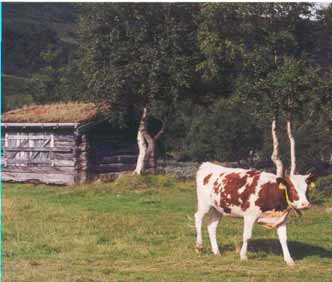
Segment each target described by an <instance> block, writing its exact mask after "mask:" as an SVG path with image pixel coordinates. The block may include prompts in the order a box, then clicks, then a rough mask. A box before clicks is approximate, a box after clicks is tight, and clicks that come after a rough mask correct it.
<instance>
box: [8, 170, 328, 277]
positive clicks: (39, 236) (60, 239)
mask: <svg viewBox="0 0 332 282" xmlns="http://www.w3.org/2000/svg"><path fill="white" fill-rule="evenodd" d="M329 204H331V202H329V201H327V202H326V205H329ZM326 205H325V206H324V205H321V206H316V207H314V208H312V209H311V210H309V211H307V212H305V213H304V216H303V217H302V218H300V219H299V218H291V222H290V224H289V229H288V238H289V246H290V251H291V253H292V255H293V257H294V259H295V260H296V266H295V267H287V266H286V264H285V263H284V262H283V259H282V255H281V250H280V247H279V243H278V240H277V236H276V232H275V231H269V230H266V229H264V228H263V227H261V226H256V227H255V229H254V236H253V241H252V242H251V244H250V247H249V260H248V261H247V262H240V260H239V255H238V253H237V250H238V249H239V246H240V244H241V238H242V220H241V219H232V218H225V219H223V220H222V222H221V225H220V227H219V231H218V239H219V244H220V247H221V251H222V255H221V256H220V257H215V256H213V255H212V254H211V253H210V251H209V243H208V238H207V232H206V228H205V227H204V237H205V238H204V242H205V247H206V248H205V251H204V252H203V254H196V253H195V251H194V242H195V230H194V221H193V214H194V212H195V207H196V192H195V188H194V185H193V184H192V183H177V182H176V181H175V180H174V179H173V178H169V177H164V176H154V177H152V176H143V177H128V178H123V179H120V180H118V181H117V182H115V183H112V184H98V185H97V184H96V185H85V186H79V187H55V186H54V187H52V186H45V185H31V184H26V185H22V184H4V185H3V269H4V273H3V277H4V281H11V282H14V281H29V282H30V281H34V282H44V281H61V282H67V281H68V282H69V281H71V282H72V281H76V282H83V281H84V282H85V281H86V282H88V281H89V282H92V281H95V282H97V281H160V282H161V281H197V282H198V281H200V282H201V281H211V282H212V281H288V282H291V281H301V282H303V281H332V221H331V216H332V212H330V211H329V209H328V206H326Z"/></svg>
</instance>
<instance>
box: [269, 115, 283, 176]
mask: <svg viewBox="0 0 332 282" xmlns="http://www.w3.org/2000/svg"><path fill="white" fill-rule="evenodd" d="M272 140H273V152H272V156H271V160H272V161H273V163H274V165H275V166H276V172H277V173H276V174H277V176H278V177H283V175H284V167H283V164H282V161H281V159H280V147H279V141H278V136H277V115H275V116H274V117H273V119H272Z"/></svg>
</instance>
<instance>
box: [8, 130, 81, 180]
mask: <svg viewBox="0 0 332 282" xmlns="http://www.w3.org/2000/svg"><path fill="white" fill-rule="evenodd" d="M16 130H17V131H10V132H8V136H12V137H11V138H15V136H21V137H20V138H27V139H33V138H35V139H38V136H46V137H50V138H51V143H52V144H47V145H46V146H44V147H42V146H39V144H38V145H36V143H32V144H28V145H27V144H24V147H22V146H17V144H16V145H13V144H15V142H14V143H13V144H8V142H7V146H3V147H2V150H3V159H2V160H3V161H2V180H3V181H14V182H42V183H48V184H74V183H76V181H77V166H78V159H77V158H76V156H75V153H76V141H75V135H74V132H71V131H66V132H63V131H61V129H58V130H48V131H39V132H38V131H34V132H28V131H27V130H25V131H19V129H16ZM24 136H25V137H24ZM34 136H35V137H34ZM51 136H52V137H51ZM5 138H6V137H5V135H4V136H3V138H2V140H3V141H2V144H3V145H5V144H4V143H5V142H6V141H5ZM8 145H11V146H8ZM20 152H26V153H25V154H24V155H23V157H22V156H21V157H19V158H17V157H15V154H19V153H20ZM39 153H44V154H47V155H45V156H47V157H44V159H42V158H38V157H37V158H35V159H33V156H37V154H39Z"/></svg>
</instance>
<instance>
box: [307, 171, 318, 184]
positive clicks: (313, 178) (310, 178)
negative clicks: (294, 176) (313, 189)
mask: <svg viewBox="0 0 332 282" xmlns="http://www.w3.org/2000/svg"><path fill="white" fill-rule="evenodd" d="M316 179H317V175H316V174H313V173H310V174H308V175H306V178H305V182H306V183H307V184H310V183H314V182H315V181H316Z"/></svg>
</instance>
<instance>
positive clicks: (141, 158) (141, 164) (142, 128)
mask: <svg viewBox="0 0 332 282" xmlns="http://www.w3.org/2000/svg"><path fill="white" fill-rule="evenodd" d="M146 120H147V109H146V108H144V109H143V114H142V117H141V121H140V124H139V127H138V133H137V144H138V149H139V154H138V158H137V163H136V168H135V171H134V173H135V174H138V175H140V174H141V173H142V171H143V170H144V168H145V159H146V152H147V145H146V142H145V137H144V136H145V133H146Z"/></svg>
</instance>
